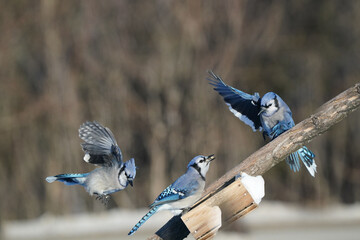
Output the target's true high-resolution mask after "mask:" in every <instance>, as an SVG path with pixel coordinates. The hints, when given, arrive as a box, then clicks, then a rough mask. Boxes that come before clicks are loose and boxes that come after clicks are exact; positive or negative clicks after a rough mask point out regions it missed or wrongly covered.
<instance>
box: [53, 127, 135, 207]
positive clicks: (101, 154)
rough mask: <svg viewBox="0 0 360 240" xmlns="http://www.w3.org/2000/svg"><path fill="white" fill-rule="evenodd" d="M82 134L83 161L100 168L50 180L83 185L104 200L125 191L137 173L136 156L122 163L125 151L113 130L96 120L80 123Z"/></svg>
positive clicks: (62, 175) (66, 174) (80, 132)
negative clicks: (118, 142) (122, 152)
mask: <svg viewBox="0 0 360 240" xmlns="http://www.w3.org/2000/svg"><path fill="white" fill-rule="evenodd" d="M79 137H80V138H81V139H82V140H84V143H82V144H81V146H82V149H83V150H84V152H85V156H84V161H85V162H87V163H91V164H96V165H100V166H101V167H99V168H96V169H95V170H93V171H91V172H89V173H65V174H59V175H56V176H50V177H47V178H46V181H48V182H49V183H51V182H54V181H60V182H64V183H65V184H66V185H75V184H79V185H82V186H83V187H84V188H85V189H86V191H87V192H89V194H90V195H93V194H95V195H97V198H98V199H101V200H102V201H103V202H105V203H106V202H107V200H109V194H111V193H114V192H117V191H120V190H123V189H124V188H126V187H127V186H128V184H130V185H131V186H133V180H134V178H135V175H136V166H135V161H134V159H133V158H131V159H130V160H128V161H127V162H125V163H123V162H122V154H121V150H120V148H119V146H118V145H117V143H116V140H115V138H114V135H113V134H112V132H111V131H110V129H108V128H106V127H103V126H102V125H101V124H99V123H97V122H95V121H94V122H86V123H84V124H82V125H81V126H80V129H79Z"/></svg>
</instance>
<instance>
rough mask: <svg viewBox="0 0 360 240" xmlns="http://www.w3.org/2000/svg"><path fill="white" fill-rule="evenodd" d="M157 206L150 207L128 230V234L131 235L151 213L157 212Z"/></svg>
mask: <svg viewBox="0 0 360 240" xmlns="http://www.w3.org/2000/svg"><path fill="white" fill-rule="evenodd" d="M158 208H159V206H155V207H153V208H151V209H150V211H149V212H148V213H147V214H145V216H143V217H142V218H141V219H140V221H139V222H138V223H137V224H136V225H135V226H134V227H133V228H132V229H131V230H130V232H129V233H128V235H133V234H134V233H135V232H136V231H137V230H138V229H139V228H140V227H141V226H142V225H143V224H144V223H145V222H146V221H147V220H148V219H149V218H150V217H151V216H152V215H154V214H155V213H156V212H157V210H158Z"/></svg>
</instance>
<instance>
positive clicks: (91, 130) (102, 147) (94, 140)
mask: <svg viewBox="0 0 360 240" xmlns="http://www.w3.org/2000/svg"><path fill="white" fill-rule="evenodd" d="M79 137H80V138H81V139H82V140H84V143H82V144H81V146H82V148H83V150H84V152H85V156H84V160H85V161H86V162H88V163H92V164H99V165H112V164H113V163H114V162H117V163H119V164H121V163H122V154H121V150H120V148H119V146H118V145H117V142H116V140H115V138H114V135H113V134H112V132H111V131H110V129H108V128H106V127H104V126H102V125H101V124H99V123H97V122H95V121H94V122H86V123H84V124H82V125H81V126H80V128H79Z"/></svg>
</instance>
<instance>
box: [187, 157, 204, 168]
mask: <svg viewBox="0 0 360 240" xmlns="http://www.w3.org/2000/svg"><path fill="white" fill-rule="evenodd" d="M205 158H206V157H205V156H204V155H199V156H196V157H194V158H193V159H191V161H190V162H189V164H188V165H187V168H189V167H191V166H193V165H194V164H196V163H197V162H199V161H200V160H201V159H205Z"/></svg>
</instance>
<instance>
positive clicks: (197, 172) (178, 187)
mask: <svg viewBox="0 0 360 240" xmlns="http://www.w3.org/2000/svg"><path fill="white" fill-rule="evenodd" d="M214 159H215V157H214V154H212V155H210V156H207V157H206V156H202V155H200V156H196V157H194V158H193V159H192V160H191V161H190V163H189V164H188V166H187V171H186V173H185V174H184V175H182V176H181V177H179V178H178V179H177V180H176V181H175V182H174V183H173V184H171V185H170V186H168V187H167V188H166V189H165V190H164V191H163V192H162V193H161V194H160V195H159V196H158V197H157V198H156V199H155V201H154V202H153V203H152V204H151V205H150V208H151V209H150V211H149V212H148V213H147V214H146V215H145V216H144V217H143V218H142V219H140V221H139V222H138V223H137V224H136V225H135V226H134V227H133V228H132V229H131V231H130V232H129V233H128V235H132V234H134V233H135V232H136V231H137V230H138V229H139V228H140V227H141V225H143V224H144V223H145V222H146V221H147V220H148V219H149V218H150V217H151V216H152V215H154V214H155V213H156V212H158V211H161V210H171V211H172V212H173V213H174V215H179V214H181V213H182V211H183V210H184V209H187V208H190V207H191V206H192V205H193V204H194V203H195V202H196V201H197V200H198V199H199V198H200V197H201V193H202V192H203V190H204V188H205V175H206V173H207V171H208V170H209V166H210V162H211V161H212V160H214Z"/></svg>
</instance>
